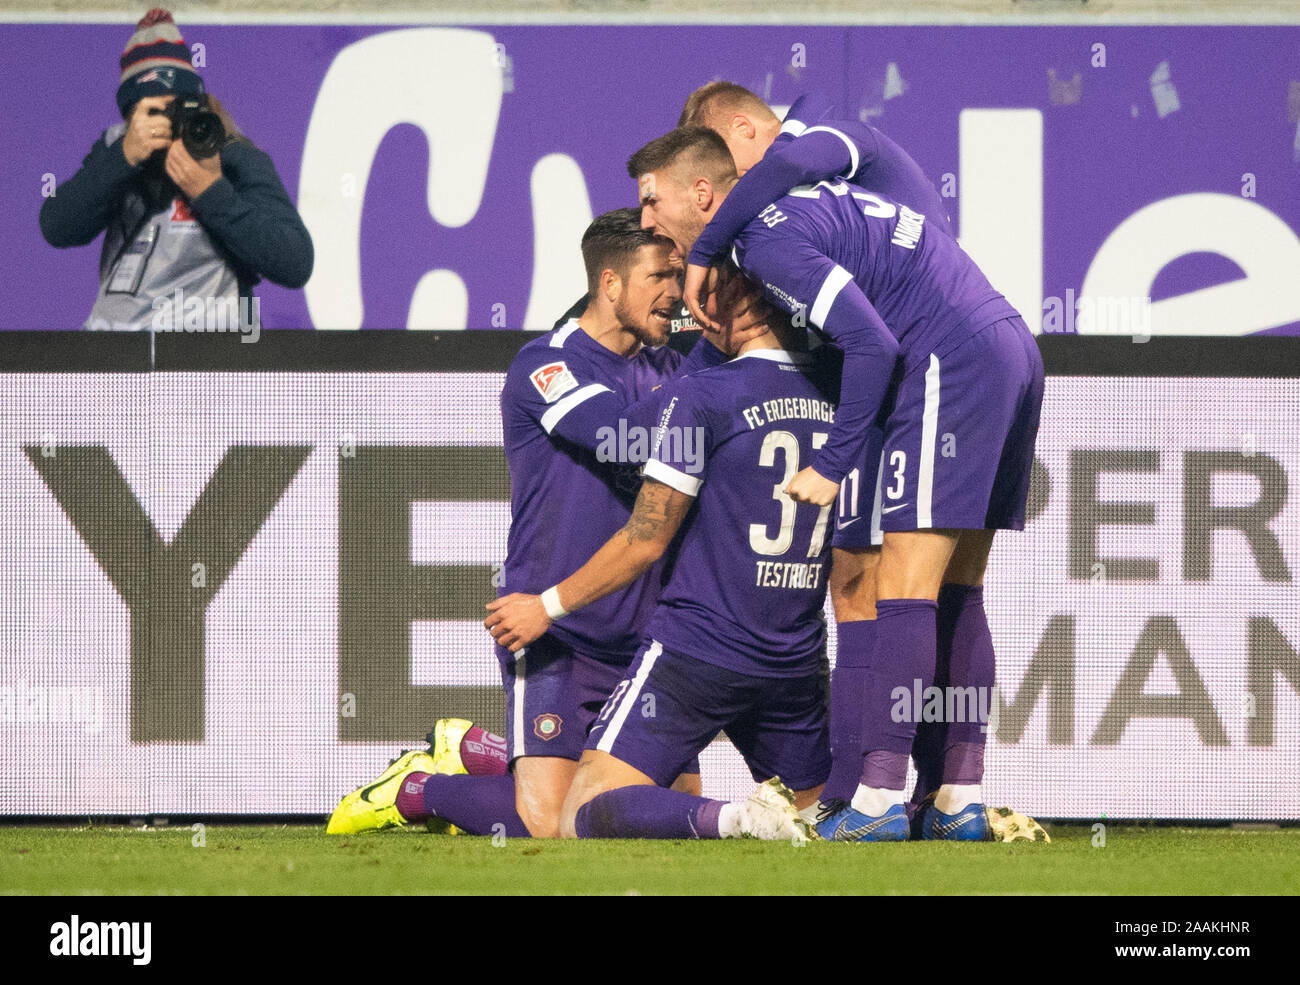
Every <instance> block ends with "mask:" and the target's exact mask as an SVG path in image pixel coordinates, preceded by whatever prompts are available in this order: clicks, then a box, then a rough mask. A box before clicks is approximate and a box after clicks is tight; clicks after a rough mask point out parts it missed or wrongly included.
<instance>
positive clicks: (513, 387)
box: [327, 209, 761, 837]
mask: <svg viewBox="0 0 1300 985" xmlns="http://www.w3.org/2000/svg"><path fill="white" fill-rule="evenodd" d="M582 251H583V258H584V261H585V264H586V268H587V277H588V287H589V292H590V294H591V297H592V302H591V304H590V305H589V306H588V307H587V309H586V310H585V311H584V313H583V314H582V316H581V317H580V318H578V319H575V320H571V321H569V322H567V323H566V324H564V325H563V326H561V327H560V328H557V329H556V330H554V331H551V332H548V333H547V334H546V335H543V336H542V337H540V338H538V339H535V340H534V341H531V342H529V343H528V344H527V345H525V346H524V347H523V348H522V349H521V350H520V352H519V355H518V356H517V357H516V358H515V360H514V362H513V363H512V365H511V367H510V370H509V372H508V373H507V375H506V382H505V386H504V388H503V390H502V393H501V415H502V424H503V429H504V435H505V452H506V460H507V463H508V465H509V467H510V478H511V524H510V533H509V537H508V543H507V553H506V561H505V566H504V584H503V590H504V588H505V587H507V586H508V588H509V589H522V590H525V591H528V590H532V591H540V590H541V589H543V588H545V587H546V586H547V585H550V584H553V583H554V582H555V581H556V580H558V579H559V578H560V577H562V576H563V575H565V574H567V573H568V572H570V571H572V570H573V568H575V567H576V566H577V565H578V564H579V563H581V562H582V561H583V560H585V559H586V558H587V557H588V556H589V555H590V554H591V553H592V552H593V551H594V550H596V548H598V547H599V546H600V545H601V544H602V543H604V541H605V540H606V539H607V538H608V537H609V536H610V535H611V534H613V533H614V532H615V531H616V530H618V529H619V527H620V526H621V525H622V524H623V523H624V522H625V521H626V520H627V518H628V515H629V513H630V510H631V506H632V502H633V500H634V498H635V495H636V489H637V486H638V485H639V477H638V476H637V475H636V469H637V468H639V465H640V463H641V462H644V460H645V457H646V456H647V455H648V453H649V447H650V440H651V437H652V434H653V430H654V426H655V425H656V424H657V418H658V402H659V397H658V395H657V394H655V392H654V391H655V390H656V389H657V388H658V387H659V386H660V385H661V384H663V383H664V382H666V381H668V380H670V379H672V378H673V377H674V376H676V375H679V374H681V373H685V372H690V371H691V370H693V369H700V368H704V367H706V366H709V365H711V364H716V363H720V362H722V361H723V359H724V358H725V357H724V356H723V354H722V353H721V352H720V351H719V349H718V348H717V347H715V346H714V345H713V344H712V343H711V342H710V341H706V340H701V342H700V343H699V344H698V345H697V346H696V347H695V349H694V350H693V351H692V354H691V356H689V357H687V358H686V359H685V360H684V361H683V359H682V357H681V356H680V355H679V354H678V353H676V352H674V351H672V350H670V349H668V348H666V347H663V343H664V342H665V341H666V339H667V336H668V330H669V321H670V317H671V315H672V312H673V310H674V309H675V308H676V306H677V304H678V302H679V301H680V299H681V290H680V286H679V283H678V277H679V274H680V263H674V262H673V261H674V254H673V246H672V244H671V243H670V242H669V241H668V240H665V239H663V238H658V237H655V236H654V235H653V234H652V233H651V232H649V231H646V230H643V229H641V227H640V213H639V211H638V210H637V209H619V210H616V211H614V212H609V213H606V214H605V215H602V216H599V217H598V218H597V219H596V220H595V221H593V222H592V224H591V226H590V227H589V228H588V229H587V231H586V233H585V234H584V236H583V240H582ZM746 329H748V332H752V331H754V330H761V328H760V329H755V328H754V325H753V319H752V318H751V320H750V322H749V323H748V325H745V324H741V325H738V326H737V333H738V334H737V336H736V337H737V338H743V337H745V335H746V334H748V332H747V331H746ZM658 576H659V572H658V570H657V569H655V570H652V571H649V572H647V574H646V575H645V576H644V577H643V578H640V579H638V580H636V581H634V582H632V583H630V584H628V585H627V586H626V587H624V588H623V589H622V590H621V591H619V592H616V593H613V594H611V595H609V596H608V597H606V598H604V599H602V600H601V601H600V602H599V603H597V604H594V605H592V606H590V607H589V608H588V609H587V610H586V611H584V612H583V613H582V614H581V615H575V616H574V617H573V618H571V619H568V620H566V621H565V622H564V624H563V625H560V626H556V627H555V628H554V630H553V631H552V632H550V633H548V634H547V635H546V636H545V637H543V638H541V639H539V640H537V641H536V643H535V644H534V645H532V646H530V647H529V648H528V649H527V651H520V652H518V653H511V652H509V651H507V650H505V649H502V648H499V647H498V648H497V657H498V659H499V661H500V664H501V674H502V681H503V684H504V686H505V689H506V695H507V733H506V742H507V756H508V759H509V762H510V765H511V773H510V774H507V775H502V776H465V775H442V774H441V773H440V772H439V771H438V770H436V769H435V768H434V761H435V758H438V754H439V750H438V749H436V748H435V749H433V750H430V752H431V753H434V754H435V755H434V756H430V755H429V754H428V753H425V752H423V751H415V752H411V753H408V754H406V755H404V756H402V757H400V758H399V759H397V760H395V761H394V762H393V763H392V764H391V765H390V768H389V769H388V770H387V771H385V773H384V774H382V775H381V776H380V777H379V778H378V779H377V780H375V781H374V782H372V783H370V784H368V785H366V786H364V787H361V788H358V789H357V790H356V791H354V792H353V793H351V794H349V795H348V796H347V797H345V798H344V800H343V802H342V803H341V804H340V805H339V808H338V809H337V810H336V811H335V813H334V816H333V817H332V818H331V820H330V823H329V826H328V827H327V831H328V832H330V833H338V834H349V833H354V832H355V831H361V830H369V829H374V828H380V827H391V826H397V825H401V824H405V823H407V822H410V821H418V820H425V819H427V818H429V817H431V816H432V817H437V818H440V819H442V820H444V821H447V822H450V823H452V824H454V825H456V826H457V827H459V828H461V829H462V830H465V831H467V832H469V833H471V834H490V833H493V826H494V825H497V824H500V825H503V829H502V830H504V832H505V833H506V834H508V835H512V836H529V835H531V836H533V837H554V836H555V835H556V834H557V832H558V825H559V817H560V807H561V806H562V804H563V801H564V796H565V793H566V792H567V790H568V787H569V782H570V780H571V779H572V777H573V772H574V769H575V768H576V764H577V760H578V757H579V755H580V754H581V752H582V748H583V743H584V741H585V739H586V733H587V728H588V726H589V725H590V724H591V722H592V720H593V719H594V718H595V715H596V713H597V712H598V711H599V710H600V708H601V706H602V705H603V703H604V701H605V699H606V698H607V697H608V695H609V693H610V691H611V690H612V689H613V688H614V686H615V685H616V684H617V683H618V681H619V680H620V679H621V678H622V676H623V673H624V671H625V670H626V669H627V667H628V665H629V664H630V663H631V661H632V660H633V658H634V657H635V656H636V652H637V648H638V645H639V643H640V640H641V633H642V629H643V628H644V626H645V622H646V620H647V619H648V617H649V615H650V613H651V611H652V609H653V606H654V603H655V599H656V598H657V596H658V591H659V580H658ZM462 724H468V723H462ZM431 734H433V733H431ZM682 772H683V773H684V774H685V776H684V777H683V778H682V780H681V783H682V785H683V788H684V789H687V790H694V791H696V792H698V790H699V776H698V773H699V769H698V765H697V764H684V765H683V770H682ZM674 779H676V777H674Z"/></svg>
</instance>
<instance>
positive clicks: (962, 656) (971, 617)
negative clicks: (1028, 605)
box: [939, 585, 995, 784]
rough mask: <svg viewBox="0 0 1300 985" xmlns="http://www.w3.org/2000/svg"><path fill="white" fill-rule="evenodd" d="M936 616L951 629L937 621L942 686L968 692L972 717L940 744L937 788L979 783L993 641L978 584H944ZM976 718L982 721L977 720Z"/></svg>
mask: <svg viewBox="0 0 1300 985" xmlns="http://www.w3.org/2000/svg"><path fill="white" fill-rule="evenodd" d="M939 602H940V612H941V613H942V612H943V611H944V609H945V608H947V609H948V612H949V619H951V628H948V627H945V626H944V620H943V618H942V616H941V618H940V627H941V629H940V631H941V633H943V636H941V637H940V647H941V648H942V647H943V646H944V637H947V650H948V681H947V683H948V684H950V685H951V686H952V687H954V688H974V689H975V692H974V693H975V695H976V701H975V711H976V712H977V714H966V715H963V716H959V717H964V718H966V719H967V720H966V721H961V722H951V723H949V725H948V728H947V732H946V735H945V736H944V742H943V767H942V770H943V775H942V782H943V783H965V784H969V783H979V782H980V781H981V780H982V779H983V778H984V743H985V740H986V739H987V738H988V733H987V732H986V731H985V729H986V727H987V725H988V722H987V719H986V716H987V715H988V714H991V712H992V709H991V705H990V702H992V700H993V683H994V675H995V669H994V656H993V636H992V634H991V633H990V632H989V622H988V618H987V616H986V615H985V613H984V589H983V588H982V587H980V586H978V585H975V586H970V585H944V586H943V589H942V590H941V592H940V594H939ZM981 719H985V720H983V721H981Z"/></svg>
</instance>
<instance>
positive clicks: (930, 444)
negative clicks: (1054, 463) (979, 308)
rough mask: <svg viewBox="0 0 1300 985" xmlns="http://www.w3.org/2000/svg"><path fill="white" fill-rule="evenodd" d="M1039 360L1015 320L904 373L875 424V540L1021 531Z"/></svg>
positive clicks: (1038, 398) (1038, 396) (1039, 389)
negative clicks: (878, 441)
mask: <svg viewBox="0 0 1300 985" xmlns="http://www.w3.org/2000/svg"><path fill="white" fill-rule="evenodd" d="M1042 402H1043V361H1042V358H1041V357H1040V356H1039V354H1038V346H1037V344H1036V343H1035V342H1034V337H1033V335H1032V334H1031V333H1030V331H1029V329H1028V328H1027V327H1025V323H1024V322H1023V321H1022V320H1021V319H1020V318H1006V319H1003V320H1002V321H999V322H996V323H995V324H993V325H990V326H989V327H988V328H985V329H984V330H983V331H981V332H979V333H977V334H976V335H973V336H971V338H970V339H968V340H967V341H965V342H963V343H961V344H960V345H959V346H957V348H956V349H953V350H952V351H951V352H948V353H946V354H945V355H944V356H943V357H942V358H940V357H939V356H937V355H935V354H933V353H931V354H930V356H929V359H928V360H920V361H918V362H917V363H916V364H914V365H912V366H909V368H908V370H907V372H906V373H905V374H904V375H903V378H902V382H901V383H900V384H899V388H898V396H897V399H896V401H895V404H894V409H893V411H892V413H890V415H889V419H888V420H887V421H886V423H885V436H884V447H883V450H882V452H881V457H880V470H879V478H878V480H877V483H876V487H877V489H878V490H879V491H878V492H877V494H876V503H875V513H874V516H873V517H872V523H871V524H870V525H871V526H876V527H878V528H879V529H881V530H884V531H896V530H897V531H902V530H931V529H943V528H953V529H959V530H1022V529H1024V526H1025V500H1026V498H1027V496H1028V494H1029V473H1030V470H1031V468H1032V466H1033V462H1034V439H1035V438H1036V437H1037V435H1038V416H1039V410H1040V408H1041V406H1042Z"/></svg>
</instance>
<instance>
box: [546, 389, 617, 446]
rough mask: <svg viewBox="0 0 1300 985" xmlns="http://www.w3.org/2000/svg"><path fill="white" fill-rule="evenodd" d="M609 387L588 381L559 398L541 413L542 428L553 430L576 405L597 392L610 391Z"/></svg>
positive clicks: (548, 432)
mask: <svg viewBox="0 0 1300 985" xmlns="http://www.w3.org/2000/svg"><path fill="white" fill-rule="evenodd" d="M612 392H613V391H612V390H610V388H609V387H607V386H605V384H603V383H588V384H587V385H586V386H584V387H580V388H579V389H577V390H574V391H573V392H572V393H571V394H569V395H568V396H567V397H565V398H564V399H563V400H561V401H560V402H559V403H558V404H556V405H555V406H554V407H552V408H551V409H550V410H548V411H547V412H546V413H545V414H543V415H542V430H543V431H545V432H546V433H547V434H550V433H551V432H552V431H554V430H555V425H557V424H559V423H560V421H562V420H563V419H564V415H565V414H567V413H568V412H569V411H571V410H573V408H574V407H577V406H578V404H580V403H582V402H583V401H584V400H590V399H591V398H592V397H594V396H595V395H596V394H598V393H612Z"/></svg>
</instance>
